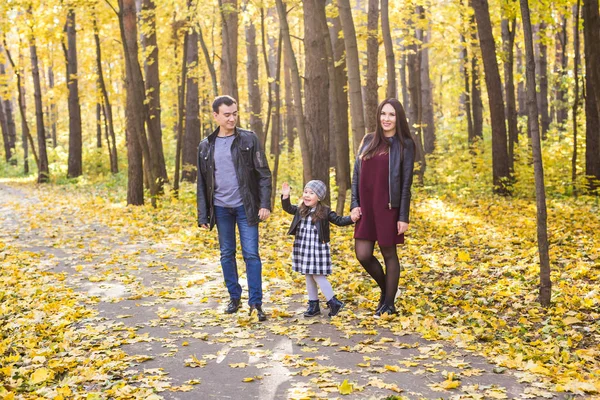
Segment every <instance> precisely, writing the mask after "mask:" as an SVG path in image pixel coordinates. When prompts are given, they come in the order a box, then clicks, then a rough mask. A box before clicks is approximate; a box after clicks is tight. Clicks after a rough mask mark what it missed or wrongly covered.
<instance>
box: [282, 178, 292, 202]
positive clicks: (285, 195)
mask: <svg viewBox="0 0 600 400" xmlns="http://www.w3.org/2000/svg"><path fill="white" fill-rule="evenodd" d="M290 192H291V189H290V185H289V184H288V183H287V182H283V185H281V195H282V196H283V198H284V199H287V198H288V197H290Z"/></svg>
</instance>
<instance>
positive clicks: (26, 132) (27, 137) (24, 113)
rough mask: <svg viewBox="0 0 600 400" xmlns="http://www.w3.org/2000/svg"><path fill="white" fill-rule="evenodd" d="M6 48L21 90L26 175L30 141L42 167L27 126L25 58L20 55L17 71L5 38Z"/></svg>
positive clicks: (20, 100) (25, 172)
mask: <svg viewBox="0 0 600 400" xmlns="http://www.w3.org/2000/svg"><path fill="white" fill-rule="evenodd" d="M4 48H5V51H6V56H7V57H8V61H9V62H10V65H11V66H12V69H13V71H14V73H15V75H17V89H18V90H19V96H18V101H19V112H20V114H21V131H22V135H21V141H22V143H23V173H24V174H25V175H27V174H29V148H28V146H27V141H28V140H29V144H30V145H31V151H32V152H33V157H34V159H35V164H36V165H40V163H39V160H38V156H37V153H36V151H35V144H34V143H33V137H32V136H31V132H30V131H29V125H28V124H27V111H26V105H25V85H24V82H22V81H21V77H22V76H23V57H22V56H21V54H19V64H20V69H17V68H16V66H15V62H14V60H13V58H12V57H11V55H10V51H8V47H7V46H6V38H4ZM38 170H39V167H38Z"/></svg>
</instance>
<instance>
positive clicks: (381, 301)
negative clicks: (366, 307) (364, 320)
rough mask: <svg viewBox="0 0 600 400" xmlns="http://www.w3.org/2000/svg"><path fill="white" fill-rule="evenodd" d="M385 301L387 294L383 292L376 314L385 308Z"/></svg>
mask: <svg viewBox="0 0 600 400" xmlns="http://www.w3.org/2000/svg"><path fill="white" fill-rule="evenodd" d="M384 300H385V293H384V292H381V294H380V295H379V303H378V304H377V308H376V309H375V313H377V312H378V311H379V310H381V307H383V305H384Z"/></svg>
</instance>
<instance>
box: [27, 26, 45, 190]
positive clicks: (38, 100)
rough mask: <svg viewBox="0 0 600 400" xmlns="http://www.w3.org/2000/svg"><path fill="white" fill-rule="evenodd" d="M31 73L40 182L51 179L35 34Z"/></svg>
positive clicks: (32, 42) (30, 47)
mask: <svg viewBox="0 0 600 400" xmlns="http://www.w3.org/2000/svg"><path fill="white" fill-rule="evenodd" d="M29 50H30V53H31V75H32V77H33V92H34V93H33V98H34V100H35V121H36V131H37V139H38V154H39V157H38V163H37V165H38V179H37V180H38V183H45V182H49V181H50V170H49V168H48V153H47V152H46V129H45V127H44V105H43V102H42V86H41V83H40V70H39V67H38V57H37V47H36V45H35V39H34V37H33V35H32V36H31V37H30V46H29Z"/></svg>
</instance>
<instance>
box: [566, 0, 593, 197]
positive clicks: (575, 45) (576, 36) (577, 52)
mask: <svg viewBox="0 0 600 400" xmlns="http://www.w3.org/2000/svg"><path fill="white" fill-rule="evenodd" d="M580 6H581V2H580V1H579V0H578V1H577V5H575V6H574V7H573V9H574V14H575V23H574V24H573V48H574V52H575V54H574V58H573V78H574V79H575V88H574V89H573V91H574V96H573V97H574V100H573V155H572V156H571V185H572V186H573V194H577V139H578V132H577V130H578V127H579V124H578V122H577V115H578V110H579V65H580V61H581V57H580V51H581V46H580V45H579V37H580V34H579V15H580V14H581V10H580ZM586 74H587V71H586ZM586 82H587V80H586ZM589 100H591V98H590V97H589V96H588V99H587V101H586V103H585V105H586V107H585V112H586V122H587V123H586V135H587V133H589V132H590V131H593V128H592V127H591V126H590V125H591V124H590V122H596V125H595V126H598V118H596V121H594V118H595V117H597V116H598V113H596V112H595V107H592V108H591V109H590V108H589V106H590V105H592V104H593V103H592V102H590V101H589ZM587 142H588V143H587V146H586V172H587V159H588V157H587V155H588V149H590V147H591V148H593V147H594V140H593V135H592V141H591V143H590V142H589V139H588V140H587ZM588 182H589V181H588ZM591 184H592V185H593V184H594V183H593V180H592V181H591ZM590 186H591V185H590ZM590 188H591V187H590Z"/></svg>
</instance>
